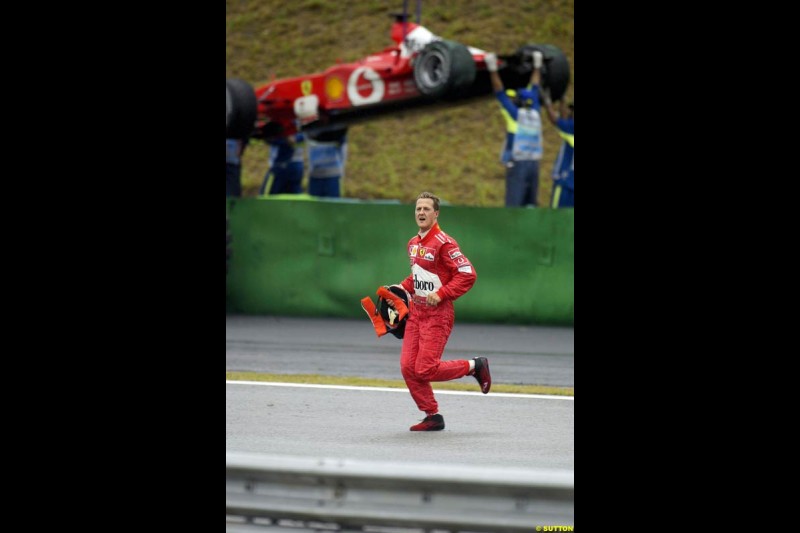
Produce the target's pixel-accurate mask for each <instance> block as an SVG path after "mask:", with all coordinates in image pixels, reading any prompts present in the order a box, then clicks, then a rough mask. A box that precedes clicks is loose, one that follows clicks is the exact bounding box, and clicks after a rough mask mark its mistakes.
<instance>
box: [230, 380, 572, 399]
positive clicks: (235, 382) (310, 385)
mask: <svg viewBox="0 0 800 533" xmlns="http://www.w3.org/2000/svg"><path fill="white" fill-rule="evenodd" d="M225 384H226V385H267V386H270V387H306V388H309V389H341V390H363V391H376V392H404V393H406V394H408V390H407V389H393V388H390V387H354V386H351V385H317V384H313V383H279V382H274V381H238V380H227V379H226V380H225ZM434 392H435V393H436V394H456V395H459V396H484V394H481V393H480V392H469V391H460V390H440V389H434ZM485 396H490V397H492V398H495V397H499V398H539V399H542V400H573V401H574V400H575V397H574V396H553V395H549V394H513V393H510V392H490V393H489V394H486V395H485Z"/></svg>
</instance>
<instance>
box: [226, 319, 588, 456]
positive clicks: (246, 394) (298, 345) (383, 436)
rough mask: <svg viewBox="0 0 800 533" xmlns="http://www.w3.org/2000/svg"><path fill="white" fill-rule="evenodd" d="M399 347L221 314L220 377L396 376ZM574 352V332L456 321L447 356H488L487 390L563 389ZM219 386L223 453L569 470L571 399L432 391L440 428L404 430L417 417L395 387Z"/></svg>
mask: <svg viewBox="0 0 800 533" xmlns="http://www.w3.org/2000/svg"><path fill="white" fill-rule="evenodd" d="M400 343H401V341H400V340H398V339H396V338H394V337H392V336H391V335H387V336H384V337H381V338H378V337H376V335H375V333H374V331H373V330H372V327H371V325H370V324H369V322H368V321H367V319H366V317H365V318H364V320H363V321H358V320H342V319H304V318H283V317H244V316H228V317H227V321H226V370H228V371H255V372H269V373H281V374H308V373H313V374H327V375H335V376H361V377H373V378H383V379H401V376H400V370H399V367H398V361H399V353H400ZM573 345H574V332H573V329H572V328H548V327H531V326H526V327H523V326H498V325H479V324H459V323H458V322H457V323H456V326H455V328H454V330H453V334H452V335H451V337H450V341H449V342H448V345H447V349H446V350H445V355H444V359H463V358H471V357H474V356H476V355H485V356H487V357H489V361H490V366H491V369H492V376H493V382H494V383H522V384H538V385H554V386H570V387H572V386H574V348H573ZM462 379H463V380H465V381H466V382H472V383H474V379H473V378H471V377H469V378H462ZM225 388H226V433H225V437H226V449H227V450H230V451H246V452H257V453H270V454H287V455H302V456H314V457H342V458H358V459H374V460H387V461H398V460H400V461H402V460H408V461H430V462H446V463H455V464H465V465H468V464H482V465H486V466H489V465H495V466H520V467H537V468H565V469H570V470H571V469H574V405H575V402H574V400H572V399H541V398H525V397H519V398H508V397H504V396H493V395H492V393H489V394H488V395H482V394H480V393H474V394H466V395H464V394H445V393H443V391H439V392H437V394H436V398H437V400H438V402H439V409H440V412H441V413H442V414H443V415H444V417H445V423H446V429H445V430H444V431H440V432H411V431H408V427H409V426H410V425H412V424H414V423H416V422H417V421H419V420H420V419H421V418H423V417H424V414H423V413H421V412H420V411H418V410H417V408H416V406H415V405H414V402H413V401H412V399H411V397H410V395H409V394H408V391H406V390H402V389H399V390H395V391H372V390H342V389H329V388H304V387H294V386H271V385H258V384H245V383H226V387H225ZM475 389H476V391H477V390H478V389H477V383H476V384H475Z"/></svg>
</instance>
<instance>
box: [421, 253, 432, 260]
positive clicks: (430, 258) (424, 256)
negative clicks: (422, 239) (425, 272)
mask: <svg viewBox="0 0 800 533" xmlns="http://www.w3.org/2000/svg"><path fill="white" fill-rule="evenodd" d="M422 258H423V259H427V260H428V261H433V254H432V253H430V252H427V253H426V254H425V255H423V256H422Z"/></svg>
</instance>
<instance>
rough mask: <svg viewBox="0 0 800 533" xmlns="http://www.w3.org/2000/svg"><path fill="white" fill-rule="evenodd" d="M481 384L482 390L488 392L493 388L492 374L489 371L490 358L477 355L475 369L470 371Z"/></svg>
mask: <svg viewBox="0 0 800 533" xmlns="http://www.w3.org/2000/svg"><path fill="white" fill-rule="evenodd" d="M470 375H471V376H473V377H474V378H475V379H476V380H477V381H478V385H480V386H481V392H482V393H484V394H487V393H488V392H489V389H491V388H492V374H491V373H490V372H489V360H488V359H486V358H485V357H475V370H473V371H472V372H471V373H470Z"/></svg>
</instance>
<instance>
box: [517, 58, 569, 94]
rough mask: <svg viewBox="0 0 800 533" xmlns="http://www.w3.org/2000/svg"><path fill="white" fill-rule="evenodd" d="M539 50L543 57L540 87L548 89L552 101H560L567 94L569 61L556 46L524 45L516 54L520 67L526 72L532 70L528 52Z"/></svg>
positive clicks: (528, 74)
mask: <svg viewBox="0 0 800 533" xmlns="http://www.w3.org/2000/svg"><path fill="white" fill-rule="evenodd" d="M534 50H539V51H540V52H541V53H542V56H543V62H542V87H543V88H547V89H550V98H551V99H552V100H553V101H556V100H560V99H561V97H563V96H564V93H566V92H567V85H569V61H568V60H567V57H566V56H565V55H564V52H562V51H561V49H560V48H558V47H557V46H553V45H552V44H526V45H524V46H521V47H520V48H519V50H517V52H516V56H517V57H518V58H519V62H520V65H521V66H522V67H523V68H524V69H525V70H526V71H527V76H528V78H530V72H531V71H532V70H533V64H532V63H531V58H530V52H532V51H534Z"/></svg>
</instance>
